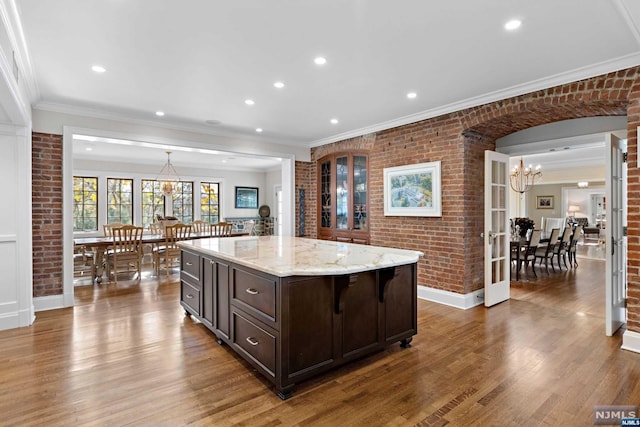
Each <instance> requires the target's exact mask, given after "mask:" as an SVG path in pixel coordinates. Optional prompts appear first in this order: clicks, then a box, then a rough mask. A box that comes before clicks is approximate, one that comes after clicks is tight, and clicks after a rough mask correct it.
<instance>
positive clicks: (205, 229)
mask: <svg viewBox="0 0 640 427" xmlns="http://www.w3.org/2000/svg"><path fill="white" fill-rule="evenodd" d="M191 231H192V232H194V233H211V224H210V223H208V222H206V221H203V220H201V219H196V220H195V221H193V222H192V223H191Z"/></svg>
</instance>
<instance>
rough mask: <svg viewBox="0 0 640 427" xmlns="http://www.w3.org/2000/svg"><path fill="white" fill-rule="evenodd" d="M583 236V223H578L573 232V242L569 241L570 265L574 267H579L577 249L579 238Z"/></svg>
mask: <svg viewBox="0 0 640 427" xmlns="http://www.w3.org/2000/svg"><path fill="white" fill-rule="evenodd" d="M581 236H582V225H576V227H575V228H574V229H573V233H572V234H571V242H570V243H569V265H571V266H572V267H578V260H577V259H576V251H577V246H578V240H580V237H581Z"/></svg>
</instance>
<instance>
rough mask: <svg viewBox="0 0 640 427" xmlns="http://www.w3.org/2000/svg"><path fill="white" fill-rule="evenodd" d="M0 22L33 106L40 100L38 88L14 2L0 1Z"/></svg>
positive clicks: (9, 0) (12, 0)
mask: <svg viewBox="0 0 640 427" xmlns="http://www.w3.org/2000/svg"><path fill="white" fill-rule="evenodd" d="M0 20H1V21H2V23H3V24H4V27H5V31H6V35H7V38H8V39H9V43H10V44H11V46H12V47H13V49H15V57H16V62H17V64H18V70H19V73H20V75H21V76H22V78H23V79H24V87H25V89H26V90H27V96H28V97H29V101H30V102H29V103H30V104H34V103H35V102H36V101H37V100H38V99H40V87H39V86H38V81H37V80H36V78H35V73H34V70H33V65H32V64H31V57H30V55H29V49H28V47H27V41H26V39H25V37H24V31H23V29H22V23H21V21H20V14H19V13H18V6H17V5H16V2H15V0H0Z"/></svg>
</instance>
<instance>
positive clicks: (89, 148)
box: [84, 147, 93, 151]
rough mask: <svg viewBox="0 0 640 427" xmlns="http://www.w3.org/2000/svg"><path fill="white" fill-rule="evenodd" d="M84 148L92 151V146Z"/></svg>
mask: <svg viewBox="0 0 640 427" xmlns="http://www.w3.org/2000/svg"><path fill="white" fill-rule="evenodd" d="M84 149H85V151H93V148H91V147H85V148H84Z"/></svg>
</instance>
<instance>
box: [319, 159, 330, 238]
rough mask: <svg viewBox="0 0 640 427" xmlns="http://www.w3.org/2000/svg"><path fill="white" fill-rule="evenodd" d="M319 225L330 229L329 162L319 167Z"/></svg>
mask: <svg viewBox="0 0 640 427" xmlns="http://www.w3.org/2000/svg"><path fill="white" fill-rule="evenodd" d="M320 171H321V172H320V174H321V175H320V198H321V202H322V206H321V208H320V224H321V227H322V228H331V161H330V160H328V161H326V162H323V163H322V164H321V165H320Z"/></svg>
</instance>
